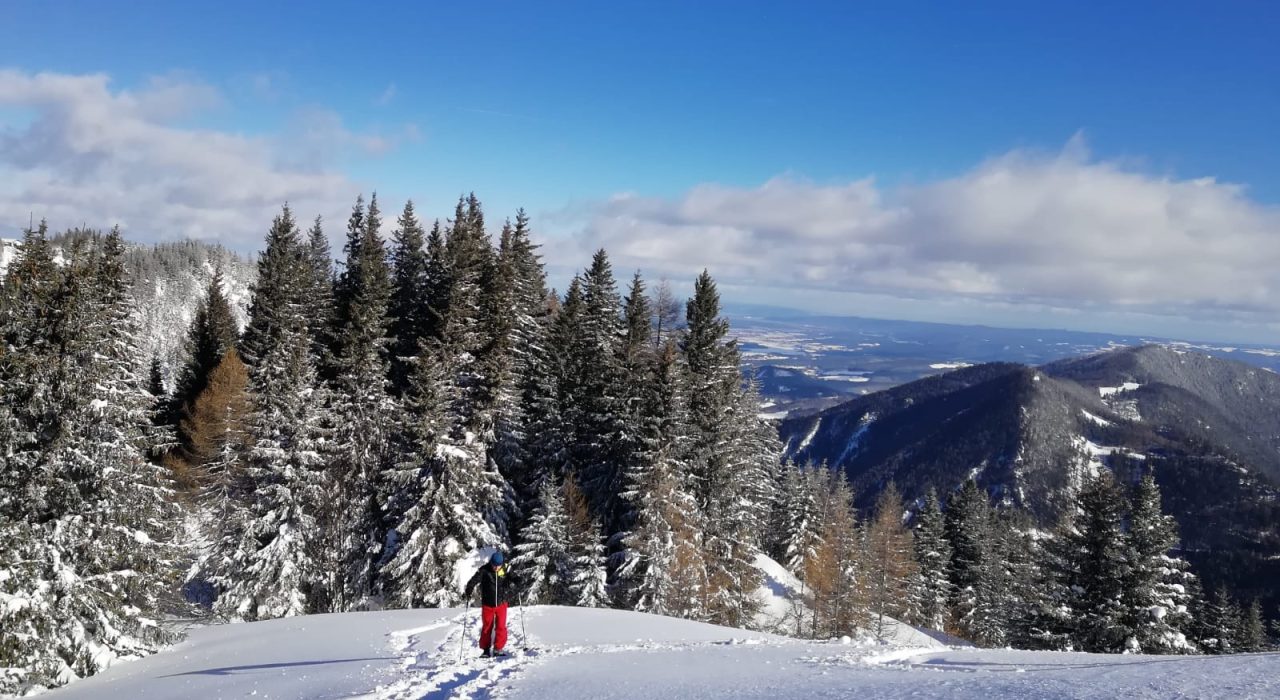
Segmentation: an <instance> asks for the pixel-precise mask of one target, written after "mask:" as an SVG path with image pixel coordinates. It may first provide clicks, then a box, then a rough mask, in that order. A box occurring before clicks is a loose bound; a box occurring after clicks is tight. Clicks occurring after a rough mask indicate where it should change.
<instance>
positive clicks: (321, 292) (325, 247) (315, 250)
mask: <svg viewBox="0 0 1280 700" xmlns="http://www.w3.org/2000/svg"><path fill="white" fill-rule="evenodd" d="M305 257H306V262H307V265H306V270H307V273H308V274H307V279H308V286H309V287H310V290H311V291H310V292H309V293H308V294H307V328H308V331H309V335H310V337H311V348H312V357H313V361H314V363H315V365H316V367H317V368H319V367H324V366H327V365H328V364H329V363H330V362H331V360H332V358H331V357H330V356H329V348H330V346H331V345H332V343H333V337H332V327H333V288H334V283H335V281H336V280H334V276H333V257H332V255H331V253H330V251H329V237H328V236H327V235H325V232H324V222H323V220H322V219H321V217H319V216H317V217H316V219H315V221H314V222H313V223H312V224H311V228H310V229H309V230H308V231H307V244H306V255H305Z"/></svg>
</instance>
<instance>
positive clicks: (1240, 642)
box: [1235, 598, 1267, 654]
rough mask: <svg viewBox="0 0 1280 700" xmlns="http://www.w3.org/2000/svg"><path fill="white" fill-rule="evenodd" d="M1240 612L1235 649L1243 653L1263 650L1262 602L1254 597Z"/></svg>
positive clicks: (1264, 638) (1265, 646)
mask: <svg viewBox="0 0 1280 700" xmlns="http://www.w3.org/2000/svg"><path fill="white" fill-rule="evenodd" d="M1241 613H1242V614H1241V616H1240V631H1239V633H1238V634H1237V635H1236V643H1235V647H1236V650H1238V651H1239V652H1241V653H1244V654H1249V653H1256V652H1259V651H1265V650H1266V648H1267V630H1266V627H1265V626H1264V623H1263V621H1262V603H1261V602H1260V601H1259V600H1258V599H1257V598H1254V599H1253V602H1252V603H1250V604H1249V607H1248V608H1247V609H1244V610H1242V611H1241Z"/></svg>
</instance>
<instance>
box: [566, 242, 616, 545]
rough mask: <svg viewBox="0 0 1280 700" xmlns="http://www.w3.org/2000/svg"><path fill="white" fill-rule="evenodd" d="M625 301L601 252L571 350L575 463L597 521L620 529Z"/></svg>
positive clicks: (585, 278)
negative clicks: (619, 353) (621, 344)
mask: <svg viewBox="0 0 1280 700" xmlns="http://www.w3.org/2000/svg"><path fill="white" fill-rule="evenodd" d="M621 308H622V301H621V298H620V297H619V295H618V291H617V284H616V282H615V281H614V277H613V267H612V265H611V264H610V263H609V258H608V256H607V254H606V253H605V252H604V251H603V250H599V251H596V253H595V255H594V256H593V257H592V259H591V266H590V267H588V268H587V270H586V271H585V272H584V273H583V275H582V307H581V313H580V314H578V315H577V316H576V320H577V326H576V328H574V329H573V333H574V337H571V338H570V339H569V342H570V343H571V344H570V345H569V347H568V348H567V351H568V352H569V353H571V354H572V355H573V357H572V360H571V361H572V366H571V371H572V372H573V373H574V375H575V376H574V377H573V383H572V384H571V387H572V393H571V396H572V400H573V402H574V404H575V405H576V407H577V413H576V416H574V418H575V419H576V422H575V425H574V461H575V462H576V463H577V464H578V465H579V468H580V469H581V474H582V477H583V484H582V485H583V489H584V490H585V492H586V493H587V497H588V499H589V501H590V503H591V506H592V510H593V511H594V513H595V514H596V517H599V518H601V519H602V520H604V521H605V522H606V523H607V524H608V527H609V528H610V531H616V530H617V529H618V525H619V519H620V517H621V516H622V510H623V508H622V506H623V503H622V502H621V499H620V495H621V493H622V491H623V488H624V486H623V481H622V480H623V476H624V473H625V468H626V467H625V455H624V454H623V453H622V450H621V449H620V440H619V438H620V436H621V433H622V430H623V426H624V424H625V416H626V414H625V409H626V397H625V395H624V393H623V392H624V385H623V375H622V366H621V362H620V358H619V356H618V350H619V343H620V340H621V338H622V319H621V317H620V315H619V314H620V312H621Z"/></svg>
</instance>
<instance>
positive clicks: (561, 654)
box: [46, 607, 1280, 700]
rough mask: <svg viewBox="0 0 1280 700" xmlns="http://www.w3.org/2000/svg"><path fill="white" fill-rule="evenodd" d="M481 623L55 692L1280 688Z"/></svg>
mask: <svg viewBox="0 0 1280 700" xmlns="http://www.w3.org/2000/svg"><path fill="white" fill-rule="evenodd" d="M476 618H477V612H476V611H475V610H472V611H471V612H470V614H469V615H468V616H467V617H466V620H467V623H468V626H467V627H466V629H465V631H464V628H463V626H462V622H463V614H462V611H461V610H458V609H445V610H399V611H381V612H366V613H346V614H340V615H314V616H310V617H299V618H289V619H285V620H272V621H269V622H254V623H242V624H234V625H221V626H215V627H206V628H200V629H196V630H194V631H193V632H192V633H191V635H190V636H189V637H188V639H187V640H186V641H184V642H182V643H180V644H178V645H176V646H174V647H173V648H171V649H169V650H167V651H165V652H162V653H160V654H157V655H155V656H152V657H149V658H146V659H142V660H140V661H134V662H129V663H124V664H120V665H118V666H115V667H112V668H110V669H108V670H106V671H105V672H103V673H102V674H100V675H98V676H96V677H93V678H90V679H87V680H84V681H80V682H77V683H74V684H72V685H71V686H69V687H67V688H63V689H61V690H57V691H53V692H51V693H48V694H47V695H46V697H48V698H50V699H51V700H71V699H73V698H156V699H163V698H175V699H176V698H214V697H224V698H231V697H269V698H338V697H346V698H352V697H355V698H366V699H367V700H407V699H409V698H415V699H416V698H432V699H437V698H439V699H443V698H491V697H498V696H500V697H506V698H520V699H524V700H563V699H566V698H603V697H608V698H637V699H639V698H645V699H648V698H783V699H789V698H796V699H803V700H812V699H815V698H850V697H856V698H859V699H863V698H902V697H949V698H981V699H982V700H1003V699H1005V698H1010V699H1012V698H1019V699H1020V698H1141V699H1144V700H1145V699H1149V698H1150V699H1155V698H1160V699H1161V700H1163V699H1165V698H1275V697H1280V654H1248V655H1239V656H1217V657H1174V656H1166V657H1154V656H1137V655H1127V656H1126V655H1100V654H1073V653H1062V652H1029V651H1010V650H979V649H972V648H955V647H944V646H942V645H940V644H938V643H937V642H934V641H932V640H927V641H928V644H927V646H914V645H911V644H905V645H904V644H897V643H894V644H881V643H876V642H867V641H863V642H852V641H849V640H848V639H847V638H846V639H845V640H832V641H801V640H792V639H788V638H785V637H780V636H774V635H768V634H763V633H753V632H745V631H743V630H737V629H730V628H725V627H716V626H713V625H707V624H702V623H697V622H689V621H686V620H676V619H672V618H665V617H658V616H654V615H646V614H642V613H633V612H625V611H619V610H593V609H583V608H559V607H536V608H528V609H526V610H525V615H524V620H523V627H524V628H526V629H527V630H528V637H527V640H526V637H525V635H524V634H523V633H522V632H521V629H522V623H521V614H520V611H519V610H513V611H512V612H511V617H510V620H509V626H510V628H511V631H512V641H511V643H510V644H509V646H508V649H509V650H511V651H513V652H514V653H513V654H512V655H511V656H509V657H506V658H503V659H500V660H495V661H485V660H482V659H480V658H478V652H477V650H476V649H474V647H473V646H471V644H470V643H471V642H473V640H474V638H475V632H476V622H477V620H476ZM464 635H465V638H464ZM526 641H527V642H528V648H525V645H526ZM460 644H462V645H463V646H460ZM460 652H462V658H461V659H460V658H459V656H460Z"/></svg>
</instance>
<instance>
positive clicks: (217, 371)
mask: <svg viewBox="0 0 1280 700" xmlns="http://www.w3.org/2000/svg"><path fill="white" fill-rule="evenodd" d="M248 383H249V374H248V370H247V368H246V367H245V366H244V363H243V362H241V360H240V353H238V352H237V351H236V350H235V348H232V349H231V350H229V351H228V352H227V354H226V355H224V356H223V358H222V361H221V362H219V363H218V366H217V367H214V369H213V371H212V372H211V373H210V374H209V377H208V379H207V381H206V383H205V388H204V390H203V391H201V392H200V395H199V396H197V397H196V399H195V401H194V402H192V404H191V406H190V408H189V409H188V410H187V417H186V418H185V419H184V421H183V422H184V425H183V429H184V432H185V433H186V435H187V436H188V446H187V448H186V455H185V459H186V462H187V464H188V465H190V466H191V467H193V468H194V469H195V470H196V471H195V474H196V476H197V485H198V486H199V487H200V489H201V491H202V497H203V498H204V499H206V500H207V501H211V502H213V503H217V504H218V508H217V510H218V511H219V512H221V513H222V514H223V515H227V514H228V511H229V508H230V507H231V505H232V502H233V493H234V492H235V489H236V488H238V485H239V482H240V480H241V478H242V474H241V471H242V465H243V460H244V457H245V454H246V453H247V451H248V449H249V425H248V419H249V412H250V409H251V403H250V397H249V393H248ZM237 505H238V504H237Z"/></svg>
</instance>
